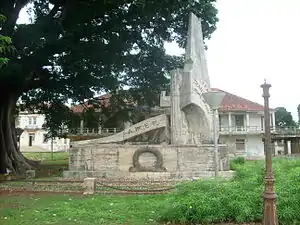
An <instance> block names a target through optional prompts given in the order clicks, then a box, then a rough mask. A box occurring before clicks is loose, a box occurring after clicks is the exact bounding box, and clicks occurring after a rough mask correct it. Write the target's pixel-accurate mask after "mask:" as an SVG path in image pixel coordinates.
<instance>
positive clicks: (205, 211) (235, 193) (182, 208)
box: [161, 159, 300, 224]
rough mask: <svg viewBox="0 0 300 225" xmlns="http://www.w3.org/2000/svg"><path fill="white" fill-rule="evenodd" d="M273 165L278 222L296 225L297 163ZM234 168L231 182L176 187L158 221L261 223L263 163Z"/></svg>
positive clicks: (299, 191) (285, 161) (298, 196)
mask: <svg viewBox="0 0 300 225" xmlns="http://www.w3.org/2000/svg"><path fill="white" fill-rule="evenodd" d="M237 161H238V162H242V160H237ZM273 162H274V172H275V178H276V193H277V195H278V199H277V208H278V217H279V221H280V222H281V223H282V224H293V223H296V224H299V223H300V204H299V201H300V160H299V159H298V160H293V159H274V160H273ZM234 165H235V169H236V176H235V178H234V179H232V180H231V181H223V180H202V181H201V180H199V181H193V182H186V183H183V184H180V185H178V186H177V188H176V189H175V190H174V192H172V193H171V194H170V195H169V197H168V199H167V200H166V201H165V202H164V203H163V206H162V208H164V210H163V211H162V216H161V220H162V221H171V222H174V223H201V224H202V223H204V224H206V223H220V222H221V223H222V222H236V223H246V222H259V221H262V216H263V214H262V210H263V190H264V185H263V178H264V162H263V161H251V162H246V163H245V164H243V163H234Z"/></svg>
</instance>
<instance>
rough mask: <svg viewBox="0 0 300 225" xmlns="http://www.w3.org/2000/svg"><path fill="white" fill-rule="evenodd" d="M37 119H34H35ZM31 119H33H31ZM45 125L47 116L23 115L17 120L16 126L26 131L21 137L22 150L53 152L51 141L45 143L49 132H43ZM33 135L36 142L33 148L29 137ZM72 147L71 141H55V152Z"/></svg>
mask: <svg viewBox="0 0 300 225" xmlns="http://www.w3.org/2000/svg"><path fill="white" fill-rule="evenodd" d="M34 117H35V118H36V119H33V118H34ZM30 118H31V119H30ZM44 123H45V116H44V115H42V114H25V113H21V114H20V115H19V117H18V119H17V123H16V126H17V127H19V128H22V129H24V132H23V133H22V135H21V137H20V150H21V151H29V150H31V149H32V150H37V151H38V150H41V151H43V150H48V151H51V140H47V141H45V140H44V139H45V138H44V135H45V134H47V131H45V130H43V129H42V127H43V124H44ZM30 135H33V136H34V140H33V141H32V146H29V136H30ZM69 147H70V139H64V138H61V139H59V138H55V139H54V140H53V151H65V150H68V149H69Z"/></svg>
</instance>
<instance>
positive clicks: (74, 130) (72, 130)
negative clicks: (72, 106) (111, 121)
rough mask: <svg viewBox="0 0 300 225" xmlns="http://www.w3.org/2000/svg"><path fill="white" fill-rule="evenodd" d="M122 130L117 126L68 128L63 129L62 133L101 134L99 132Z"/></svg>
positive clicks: (107, 132)
mask: <svg viewBox="0 0 300 225" xmlns="http://www.w3.org/2000/svg"><path fill="white" fill-rule="evenodd" d="M118 132H120V130H119V129H117V128H102V129H101V128H69V129H68V128H67V129H64V130H63V131H61V133H65V134H69V135H99V134H105V135H109V134H115V133H118Z"/></svg>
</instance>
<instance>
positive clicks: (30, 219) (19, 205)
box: [0, 194, 165, 225]
mask: <svg viewBox="0 0 300 225" xmlns="http://www.w3.org/2000/svg"><path fill="white" fill-rule="evenodd" d="M164 199H165V196H157V195H156V196H131V197H130V196H126V197H124V196H123V197H122V196H104V195H98V196H97V195H95V196H92V197H90V196H89V197H83V196H70V195H45V194H44V195H41V196H39V195H36V196H10V197H0V217H1V218H0V219H1V224H2V225H17V224H18V225H19V224H22V225H43V224H55V225H71V224H72V225H76V224H78V225H79V224H82V225H94V224H97V225H98V224H106V225H117V224H128V225H146V224H147V225H148V224H149V225H154V224H157V223H155V220H156V218H157V214H159V210H160V208H157V205H158V203H159V202H162V201H164Z"/></svg>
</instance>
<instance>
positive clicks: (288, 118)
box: [275, 107, 297, 127]
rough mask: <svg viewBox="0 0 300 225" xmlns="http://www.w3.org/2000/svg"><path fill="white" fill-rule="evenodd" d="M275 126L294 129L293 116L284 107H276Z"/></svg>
mask: <svg viewBox="0 0 300 225" xmlns="http://www.w3.org/2000/svg"><path fill="white" fill-rule="evenodd" d="M275 124H276V126H278V127H295V126H296V125H297V123H296V122H295V121H294V119H293V116H292V114H291V113H290V112H288V111H287V110H286V108H284V107H278V108H276V111H275Z"/></svg>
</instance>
